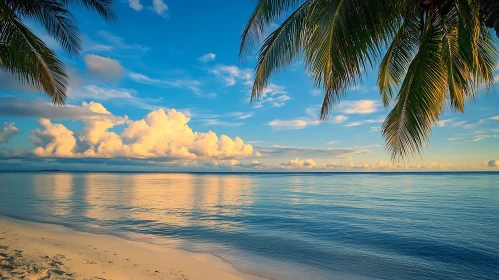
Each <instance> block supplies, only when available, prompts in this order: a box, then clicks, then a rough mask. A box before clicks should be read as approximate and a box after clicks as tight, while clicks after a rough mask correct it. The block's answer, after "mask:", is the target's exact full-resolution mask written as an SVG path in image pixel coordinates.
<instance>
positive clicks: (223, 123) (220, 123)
mask: <svg viewBox="0 0 499 280" xmlns="http://www.w3.org/2000/svg"><path fill="white" fill-rule="evenodd" d="M203 122H204V124H205V125H214V126H232V127H238V126H241V125H243V123H241V122H227V121H221V120H219V119H204V120H203Z"/></svg>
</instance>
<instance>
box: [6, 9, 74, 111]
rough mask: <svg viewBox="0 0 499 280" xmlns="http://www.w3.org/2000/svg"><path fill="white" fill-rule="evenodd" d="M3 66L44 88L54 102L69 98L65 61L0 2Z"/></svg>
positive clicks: (60, 102)
mask: <svg viewBox="0 0 499 280" xmlns="http://www.w3.org/2000/svg"><path fill="white" fill-rule="evenodd" d="M0 8H1V18H0V58H1V62H0V68H2V69H3V70H5V71H7V72H9V73H11V74H12V75H14V76H17V77H18V78H19V80H20V81H21V82H23V83H27V84H29V85H31V86H33V87H35V88H37V89H39V90H43V91H44V92H45V93H46V94H47V95H48V96H49V97H50V98H51V99H52V102H53V103H54V104H63V103H64V101H65V99H66V84H67V74H66V72H65V69H64V65H63V64H62V62H61V61H59V59H58V58H57V56H56V55H55V53H54V52H52V51H51V50H50V49H49V48H47V46H46V45H45V44H44V43H43V42H42V41H41V40H40V39H38V38H37V37H36V36H35V35H34V34H33V33H32V32H31V31H30V30H29V29H28V28H27V27H26V26H25V25H24V24H23V23H22V22H21V20H20V19H19V18H18V17H17V16H16V15H15V14H14V13H13V12H12V11H11V10H9V8H8V7H6V6H5V5H3V4H0Z"/></svg>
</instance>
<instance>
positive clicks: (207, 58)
mask: <svg viewBox="0 0 499 280" xmlns="http://www.w3.org/2000/svg"><path fill="white" fill-rule="evenodd" d="M216 56H217V55H216V54H214V53H207V54H205V55H203V56H201V57H199V58H198V59H199V60H200V61H202V62H208V61H212V60H215V57H216Z"/></svg>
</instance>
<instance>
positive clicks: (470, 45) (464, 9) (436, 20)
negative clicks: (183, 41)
mask: <svg viewBox="0 0 499 280" xmlns="http://www.w3.org/2000/svg"><path fill="white" fill-rule="evenodd" d="M283 16H287V17H286V18H285V19H284V21H283V22H282V24H280V26H279V27H278V28H277V29H275V30H274V31H273V32H272V33H271V34H270V35H269V36H268V37H267V38H265V39H264V40H263V43H262V45H261V49H260V52H259V57H258V63H257V66H256V69H255V80H254V84H253V89H252V100H253V99H255V98H258V97H259V96H260V95H261V94H262V92H263V90H264V89H265V87H266V86H267V84H268V82H269V78H270V77H271V75H272V74H274V73H276V72H277V71H279V70H280V69H282V68H283V67H286V66H288V65H290V64H291V63H292V62H293V61H294V60H295V59H296V58H302V59H303V65H304V67H305V68H306V70H307V72H308V74H309V75H310V76H311V77H312V79H313V81H314V83H315V86H317V87H319V88H321V89H323V90H324V100H323V103H322V110H321V113H320V118H321V119H326V118H327V116H328V114H329V112H330V111H331V109H332V108H333V105H335V104H336V103H338V102H339V101H340V100H341V99H342V98H343V97H344V96H345V93H346V92H347V90H348V89H349V88H351V87H353V86H354V85H356V84H358V83H360V82H361V81H362V73H363V72H364V69H365V68H366V67H373V66H375V65H379V76H378V87H379V90H380V93H381V99H382V101H383V104H384V106H385V108H392V109H391V112H390V113H389V115H388V117H387V118H386V120H385V121H384V124H383V126H382V133H383V137H384V139H385V142H386V149H387V150H388V151H389V152H390V154H391V156H392V159H393V160H394V161H399V160H403V159H407V157H408V156H409V155H412V154H414V153H421V152H422V149H423V148H424V146H425V144H426V143H427V142H428V140H429V135H430V132H431V128H432V126H433V124H435V122H436V121H438V119H439V116H440V115H441V113H442V111H443V109H444V108H445V106H446V103H448V104H449V105H450V106H451V107H452V108H453V109H455V110H457V111H459V112H464V109H465V104H466V102H467V101H470V100H473V98H474V97H475V96H476V94H477V92H478V91H479V90H480V89H481V88H483V87H484V88H488V87H489V86H490V85H491V84H492V83H493V79H494V78H493V72H494V71H495V69H496V63H497V56H498V52H497V47H498V45H497V41H496V38H495V36H494V35H491V32H490V31H491V30H490V29H489V27H494V28H495V30H496V31H499V6H498V4H497V0H480V1H479V0H259V1H257V3H256V8H255V10H254V12H253V14H252V15H251V17H250V18H249V21H248V23H247V25H246V27H245V29H244V31H243V33H242V38H241V39H242V43H241V49H240V54H241V55H243V54H244V53H246V52H247V51H248V50H251V47H252V46H254V45H255V44H258V43H260V42H262V39H263V38H262V37H263V34H265V32H266V31H267V28H268V27H269V25H270V24H271V23H274V22H275V21H276V20H278V19H280V18H281V17H283ZM498 35H499V34H498Z"/></svg>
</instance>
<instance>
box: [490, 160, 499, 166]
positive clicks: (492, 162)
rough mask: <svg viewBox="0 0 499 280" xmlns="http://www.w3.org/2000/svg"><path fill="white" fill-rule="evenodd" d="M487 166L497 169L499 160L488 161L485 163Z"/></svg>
mask: <svg viewBox="0 0 499 280" xmlns="http://www.w3.org/2000/svg"><path fill="white" fill-rule="evenodd" d="M487 166H488V167H499V160H497V159H493V160H489V162H487Z"/></svg>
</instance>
